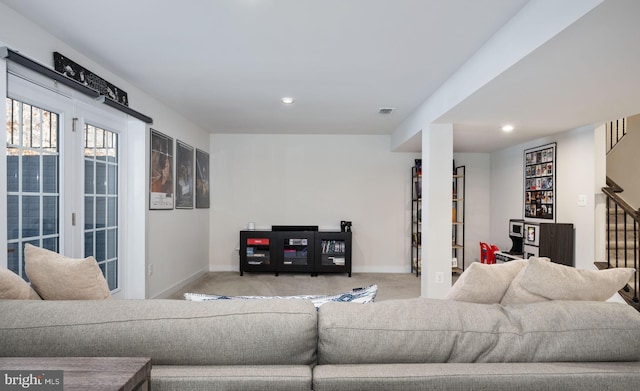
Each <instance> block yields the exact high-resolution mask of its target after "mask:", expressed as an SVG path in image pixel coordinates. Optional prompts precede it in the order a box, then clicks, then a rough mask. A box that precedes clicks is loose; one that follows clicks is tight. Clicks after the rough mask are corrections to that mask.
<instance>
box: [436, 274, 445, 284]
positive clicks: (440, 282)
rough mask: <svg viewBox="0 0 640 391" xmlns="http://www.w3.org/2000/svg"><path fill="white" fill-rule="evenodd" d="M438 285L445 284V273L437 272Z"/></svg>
mask: <svg viewBox="0 0 640 391" xmlns="http://www.w3.org/2000/svg"><path fill="white" fill-rule="evenodd" d="M436 284H444V273H443V272H436Z"/></svg>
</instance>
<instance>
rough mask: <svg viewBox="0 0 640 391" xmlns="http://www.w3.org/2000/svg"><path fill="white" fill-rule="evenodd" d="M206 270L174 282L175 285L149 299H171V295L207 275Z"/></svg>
mask: <svg viewBox="0 0 640 391" xmlns="http://www.w3.org/2000/svg"><path fill="white" fill-rule="evenodd" d="M207 271H208V270H207V268H203V269H200V270H198V271H197V272H195V273H193V274H192V275H191V276H189V277H187V278H185V279H183V280H181V281H178V282H176V283H175V284H173V285H171V286H170V287H168V288H166V289H164V290H163V291H161V292H160V293H158V294H156V295H155V296H152V297H150V299H167V298H169V297H171V295H173V294H174V293H176V292H177V291H179V290H180V289H181V288H182V287H184V286H185V285H187V284H191V283H192V282H194V281H196V280H199V279H200V278H202V277H203V276H204V275H205V274H207Z"/></svg>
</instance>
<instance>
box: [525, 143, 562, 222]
mask: <svg viewBox="0 0 640 391" xmlns="http://www.w3.org/2000/svg"><path fill="white" fill-rule="evenodd" d="M556 163H557V161H556V143H551V144H546V145H542V146H540V147H536V148H531V149H527V150H525V151H524V198H523V199H524V218H525V219H527V220H529V221H540V222H555V221H556V194H555V192H556V186H557V184H556Z"/></svg>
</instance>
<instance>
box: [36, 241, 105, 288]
mask: <svg viewBox="0 0 640 391" xmlns="http://www.w3.org/2000/svg"><path fill="white" fill-rule="evenodd" d="M24 254H25V271H26V273H27V276H28V277H29V280H30V281H31V286H32V287H33V289H35V291H36V292H38V294H39V295H40V297H42V298H43V299H45V300H97V299H108V298H110V297H111V292H110V291H109V286H108V285H107V281H106V280H105V279H104V276H103V275H102V271H101V270H100V267H99V266H98V263H97V262H96V260H95V258H93V257H87V258H85V259H73V258H67V257H65V256H64V255H60V254H58V253H56V252H53V251H50V250H46V249H43V248H40V247H36V246H32V245H30V244H26V245H25V247H24Z"/></svg>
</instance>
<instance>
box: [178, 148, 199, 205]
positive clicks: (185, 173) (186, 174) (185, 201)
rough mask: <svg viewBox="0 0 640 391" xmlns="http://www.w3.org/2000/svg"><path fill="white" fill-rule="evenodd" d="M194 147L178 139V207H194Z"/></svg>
mask: <svg viewBox="0 0 640 391" xmlns="http://www.w3.org/2000/svg"><path fill="white" fill-rule="evenodd" d="M193 151H194V149H193V147H192V146H190V145H188V144H186V143H184V142H182V141H180V140H176V188H175V190H176V193H175V194H176V209H193V199H194V195H195V194H194V193H195V192H194V187H195V186H194V183H195V182H194V177H193V170H194V153H193Z"/></svg>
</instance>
